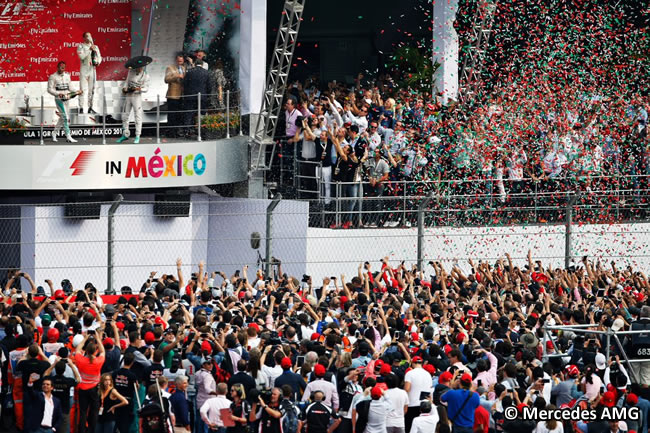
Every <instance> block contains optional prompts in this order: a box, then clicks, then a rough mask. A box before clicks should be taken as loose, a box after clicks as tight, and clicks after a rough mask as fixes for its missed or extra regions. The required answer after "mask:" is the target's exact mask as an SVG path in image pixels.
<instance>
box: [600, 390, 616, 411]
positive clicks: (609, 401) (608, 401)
mask: <svg viewBox="0 0 650 433" xmlns="http://www.w3.org/2000/svg"><path fill="white" fill-rule="evenodd" d="M600 404H602V405H603V406H606V407H613V406H614V405H615V404H616V395H615V394H614V393H613V392H612V391H607V392H606V393H605V394H603V396H602V398H601V399H600Z"/></svg>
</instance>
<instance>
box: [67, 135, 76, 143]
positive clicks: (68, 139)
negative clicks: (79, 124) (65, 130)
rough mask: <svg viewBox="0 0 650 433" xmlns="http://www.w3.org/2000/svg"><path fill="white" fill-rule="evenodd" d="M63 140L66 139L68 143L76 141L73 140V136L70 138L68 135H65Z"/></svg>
mask: <svg viewBox="0 0 650 433" xmlns="http://www.w3.org/2000/svg"><path fill="white" fill-rule="evenodd" d="M65 141H67V142H68V143H76V142H77V140H75V139H74V138H72V137H71V136H69V135H66V136H65Z"/></svg>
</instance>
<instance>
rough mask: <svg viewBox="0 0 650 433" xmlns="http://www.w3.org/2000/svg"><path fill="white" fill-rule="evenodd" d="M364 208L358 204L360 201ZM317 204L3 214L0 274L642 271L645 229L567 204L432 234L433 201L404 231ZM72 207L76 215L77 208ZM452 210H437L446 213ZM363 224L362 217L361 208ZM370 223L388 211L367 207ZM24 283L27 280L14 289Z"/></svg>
mask: <svg viewBox="0 0 650 433" xmlns="http://www.w3.org/2000/svg"><path fill="white" fill-rule="evenodd" d="M362 201H363V202H364V203H366V200H365V199H363V200H362ZM319 206H320V203H319V202H318V201H316V200H314V201H296V200H282V198H281V196H276V197H275V198H274V199H273V200H250V199H246V200H244V199H227V198H217V197H207V196H204V195H201V194H198V195H193V196H192V198H191V200H190V201H187V202H185V201H179V202H160V201H151V202H148V201H138V202H135V201H124V200H116V201H115V202H106V203H103V202H102V203H68V204H62V205H41V204H33V205H2V206H0V269H2V270H3V271H2V274H3V275H4V273H5V272H4V271H5V270H8V269H21V270H22V271H24V272H27V273H28V274H29V275H31V277H32V278H33V281H34V282H35V284H36V285H43V284H44V280H45V279H52V280H53V281H62V280H64V279H69V280H70V281H71V282H73V284H74V285H75V286H79V285H83V284H85V283H86V282H88V281H90V282H93V284H94V285H95V286H96V287H98V288H100V290H104V289H115V290H118V291H119V289H120V288H121V287H122V286H130V287H132V288H133V289H134V290H137V289H139V287H140V286H141V285H142V284H143V282H144V281H146V279H147V278H149V275H150V272H152V271H156V272H157V274H156V276H161V275H163V274H170V273H176V260H177V258H181V260H182V266H181V268H182V270H183V272H184V274H185V281H189V279H190V278H191V274H192V272H197V271H198V266H199V264H200V263H201V262H202V261H203V262H204V266H203V270H204V271H205V272H208V274H209V275H212V273H213V272H214V273H215V276H214V278H215V279H216V281H217V283H220V281H221V280H220V278H221V277H220V275H221V273H220V272H224V273H225V274H227V275H231V274H232V273H233V272H234V271H235V270H237V269H239V270H241V269H242V268H243V266H245V265H247V266H248V269H249V271H248V276H247V278H249V279H250V280H253V279H254V278H255V270H257V269H261V270H262V272H263V273H264V274H266V275H273V274H274V273H276V274H277V273H278V272H280V273H288V274H289V275H293V276H296V277H298V278H300V277H301V276H302V275H303V274H308V275H312V276H313V277H314V278H315V279H320V278H323V277H325V276H327V277H329V276H340V275H341V274H345V275H347V277H348V278H351V277H352V276H354V275H356V274H357V272H358V267H359V266H360V265H361V264H363V263H364V262H366V261H368V262H370V263H371V264H372V266H374V267H378V266H379V264H380V260H382V259H384V258H387V259H388V261H389V262H391V263H393V264H398V263H400V262H402V261H404V262H405V263H406V264H407V265H408V266H417V267H419V268H420V269H422V270H424V271H425V272H426V271H427V270H430V269H431V268H430V266H429V265H428V263H429V262H431V261H433V262H436V261H438V262H441V263H442V264H443V265H444V266H447V267H449V266H451V265H458V266H459V267H460V268H462V269H465V270H468V269H469V268H470V265H469V260H470V259H471V260H474V261H475V262H477V263H478V262H479V261H483V262H489V263H495V262H496V261H497V260H500V259H503V258H504V257H505V255H506V254H509V255H510V257H511V259H512V261H513V263H514V265H515V266H518V267H523V266H524V265H527V264H528V260H527V254H528V251H531V252H532V255H533V258H534V259H535V260H540V261H542V263H543V264H544V266H545V267H546V266H547V265H548V266H552V267H554V268H556V267H560V268H564V267H571V266H578V265H579V264H580V260H581V258H582V257H583V256H588V257H589V259H590V260H594V261H601V262H602V263H603V264H608V263H609V262H611V261H614V262H616V263H617V264H618V265H619V266H621V267H623V266H628V265H629V266H632V267H633V268H634V269H635V270H636V269H638V270H641V271H646V272H647V271H648V269H649V268H650V254H648V249H647V244H648V241H649V240H650V223H646V222H641V221H636V222H616V223H612V224H598V223H589V222H576V219H575V218H574V217H571V216H573V215H575V214H576V213H577V210H578V209H579V206H578V204H577V202H576V203H573V204H571V202H570V203H569V205H568V206H567V205H565V206H564V208H563V209H565V212H566V213H567V215H568V216H570V217H567V218H565V219H564V220H563V221H562V222H561V223H550V222H547V223H538V224H521V223H514V222H513V223H510V224H494V225H476V226H470V225H461V224H455V225H450V226H447V225H438V224H437V219H436V218H438V216H437V215H438V213H440V212H443V211H442V210H439V209H437V204H436V202H435V199H434V198H433V197H432V196H431V195H429V196H426V197H425V198H419V199H418V200H417V201H414V203H413V211H412V212H409V215H410V216H409V218H411V221H412V222H411V227H408V226H396V227H378V228H373V229H368V228H354V227H351V228H350V229H348V230H343V229H332V228H329V227H328V226H323V225H321V224H314V220H315V219H316V220H319V219H320V218H321V217H320V215H321V214H320V213H318V212H314V209H318V207H319ZM75 207H76V208H77V209H75ZM453 210H454V209H453V208H449V209H444V212H452V211H453ZM363 212H364V213H362V217H364V218H365V211H363ZM372 215H377V217H380V216H385V217H386V219H387V220H388V215H389V213H388V212H386V211H381V210H376V211H373V213H372ZM23 283H24V284H27V282H26V281H24V282H23Z"/></svg>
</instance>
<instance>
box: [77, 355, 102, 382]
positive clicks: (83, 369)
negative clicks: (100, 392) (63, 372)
mask: <svg viewBox="0 0 650 433" xmlns="http://www.w3.org/2000/svg"><path fill="white" fill-rule="evenodd" d="M74 362H75V364H76V365H77V369H78V370H79V375H80V376H81V382H80V383H79V389H90V388H93V387H95V386H97V384H98V383H99V378H100V377H101V371H102V365H104V355H100V356H98V357H96V358H95V359H93V361H92V362H90V358H87V357H85V356H84V355H83V354H81V353H75V355H74Z"/></svg>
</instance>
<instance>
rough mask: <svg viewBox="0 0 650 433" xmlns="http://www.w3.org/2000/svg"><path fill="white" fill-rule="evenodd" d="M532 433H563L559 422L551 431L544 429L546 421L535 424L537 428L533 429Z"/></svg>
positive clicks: (562, 427)
mask: <svg viewBox="0 0 650 433" xmlns="http://www.w3.org/2000/svg"><path fill="white" fill-rule="evenodd" d="M533 433H564V426H563V425H562V423H561V422H558V423H557V425H556V426H555V428H554V429H553V430H549V429H548V427H546V421H540V422H538V423H537V427H535V430H533Z"/></svg>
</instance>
